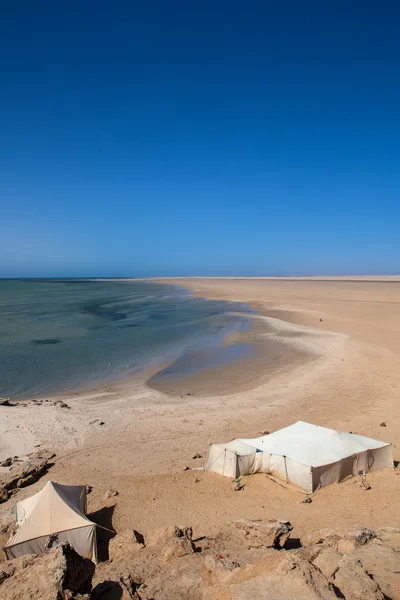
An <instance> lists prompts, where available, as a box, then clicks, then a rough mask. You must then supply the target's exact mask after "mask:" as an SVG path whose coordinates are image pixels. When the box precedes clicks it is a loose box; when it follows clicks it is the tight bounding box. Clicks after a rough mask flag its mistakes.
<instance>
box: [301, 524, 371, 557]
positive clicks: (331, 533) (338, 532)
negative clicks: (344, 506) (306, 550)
mask: <svg viewBox="0 0 400 600" xmlns="http://www.w3.org/2000/svg"><path fill="white" fill-rule="evenodd" d="M375 537H376V534H375V532H374V531H371V529H367V528H366V527H338V528H337V529H321V530H319V531H310V532H309V533H307V534H306V535H304V536H303V537H302V538H301V543H302V545H303V546H314V545H315V544H322V543H323V544H324V545H325V546H331V547H333V548H336V549H337V550H339V552H343V553H344V554H353V553H354V551H355V550H356V548H359V547H360V546H363V545H364V544H366V543H367V542H369V541H371V540H373V539H374V538H375Z"/></svg>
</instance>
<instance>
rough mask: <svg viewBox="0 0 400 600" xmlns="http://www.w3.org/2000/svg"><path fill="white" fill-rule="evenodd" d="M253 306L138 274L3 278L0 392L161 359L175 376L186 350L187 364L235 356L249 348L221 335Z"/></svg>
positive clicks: (122, 372) (59, 383)
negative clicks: (132, 277) (130, 277)
mask: <svg viewBox="0 0 400 600" xmlns="http://www.w3.org/2000/svg"><path fill="white" fill-rule="evenodd" d="M239 312H240V313H242V314H241V315H239V314H237V313H239ZM250 312H251V310H250V309H249V308H247V307H246V306H245V305H242V304H235V303H229V302H223V301H212V300H205V299H202V298H195V297H192V296H191V295H190V294H189V293H188V292H186V291H185V290H182V289H180V288H177V287H175V286H171V285H163V284H155V283H150V282H143V281H129V282H128V281H122V282H121V281H120V282H117V281H112V280H108V281H94V280H75V281H73V280H0V396H10V397H13V398H21V397H32V396H36V395H39V396H40V395H45V394H48V393H57V392H65V391H67V390H73V389H81V388H84V387H85V386H93V384H94V383H98V384H100V383H101V382H103V381H104V382H105V383H106V382H109V381H113V380H115V379H118V378H120V377H123V376H126V375H130V374H134V373H136V372H138V371H139V370H141V369H143V368H145V367H146V366H148V365H149V364H153V363H160V365H161V363H162V362H165V361H166V360H171V361H172V363H173V365H174V367H173V368H172V370H173V372H174V373H175V374H176V375H177V376H179V374H184V371H185V369H186V368H187V367H188V365H187V360H186V359H185V357H186V356H190V370H191V372H193V370H194V369H200V370H201V369H203V368H207V367H209V366H210V361H211V362H212V361H216V362H219V363H221V362H223V361H230V360H236V359H238V358H240V357H241V356H242V355H243V354H246V353H248V352H249V351H250V348H249V347H246V345H244V344H242V345H238V347H237V348H235V349H234V350H232V347H231V348H229V347H228V348H223V346H222V345H221V342H222V340H223V338H224V336H225V335H226V334H227V333H229V332H230V331H232V330H235V329H238V328H239V329H245V328H246V327H247V326H248V318H246V313H250ZM205 355H207V356H209V359H208V360H205V359H204V356H205ZM196 356H198V357H199V359H198V364H196ZM193 357H194V358H193Z"/></svg>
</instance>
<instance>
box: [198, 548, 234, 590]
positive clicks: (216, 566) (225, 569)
mask: <svg viewBox="0 0 400 600" xmlns="http://www.w3.org/2000/svg"><path fill="white" fill-rule="evenodd" d="M239 567H240V565H239V563H238V562H236V561H232V560H230V559H229V558H225V557H223V556H221V555H219V556H212V555H208V556H206V559H205V561H204V565H203V570H202V578H203V583H204V584H205V586H206V587H207V586H210V585H215V584H217V583H222V584H224V583H227V581H228V580H229V579H231V575H232V571H233V570H234V569H238V568H239Z"/></svg>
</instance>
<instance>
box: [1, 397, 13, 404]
mask: <svg viewBox="0 0 400 600" xmlns="http://www.w3.org/2000/svg"><path fill="white" fill-rule="evenodd" d="M0 406H15V404H12V403H11V402H10V398H0Z"/></svg>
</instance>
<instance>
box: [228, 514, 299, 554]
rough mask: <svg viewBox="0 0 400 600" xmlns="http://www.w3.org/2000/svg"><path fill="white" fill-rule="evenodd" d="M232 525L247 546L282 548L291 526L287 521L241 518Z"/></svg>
mask: <svg viewBox="0 0 400 600" xmlns="http://www.w3.org/2000/svg"><path fill="white" fill-rule="evenodd" d="M234 526H235V527H237V528H238V530H239V531H240V532H241V533H242V534H243V537H244V540H245V542H246V544H247V545H248V547H249V548H261V547H264V548H283V546H284V545H285V543H286V541H287V539H288V538H289V536H290V532H291V531H292V529H293V527H292V526H291V524H290V523H289V521H274V520H266V521H262V520H250V519H241V520H240V521H236V522H235V523H234Z"/></svg>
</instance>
